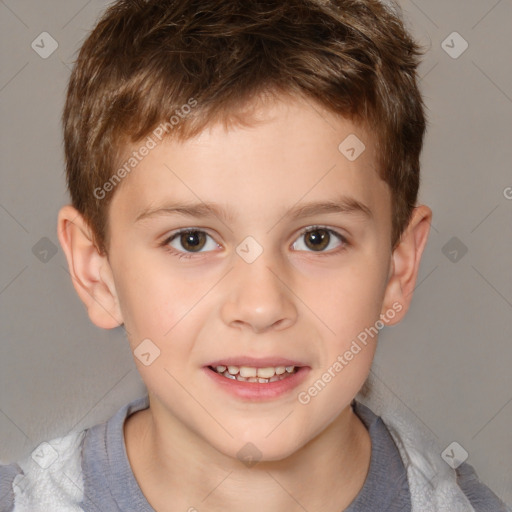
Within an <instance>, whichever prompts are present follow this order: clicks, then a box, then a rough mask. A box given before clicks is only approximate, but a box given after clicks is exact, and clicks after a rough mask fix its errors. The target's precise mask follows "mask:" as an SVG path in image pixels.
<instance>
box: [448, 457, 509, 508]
mask: <svg viewBox="0 0 512 512" xmlns="http://www.w3.org/2000/svg"><path fill="white" fill-rule="evenodd" d="M456 475H457V484H458V486H459V487H460V488H461V489H462V491H463V492H464V494H465V496H466V497H467V498H468V500H469V501H470V503H471V505H472V507H473V508H474V509H475V512H487V511H489V510H492V511H494V512H512V508H510V507H507V506H506V505H505V503H503V502H502V501H501V500H500V499H499V498H498V496H496V494H494V492H493V491H492V490H491V489H489V487H487V486H486V485H485V484H484V483H482V482H481V481H480V479H479V478H478V475H477V473H476V471H475V469H474V468H473V466H471V465H470V464H468V463H467V462H464V463H463V464H461V465H460V466H459V467H457V469H456Z"/></svg>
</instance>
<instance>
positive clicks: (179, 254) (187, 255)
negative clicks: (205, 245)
mask: <svg viewBox="0 0 512 512" xmlns="http://www.w3.org/2000/svg"><path fill="white" fill-rule="evenodd" d="M320 229H321V230H324V231H327V233H329V234H330V235H334V236H335V237H336V238H337V239H338V240H339V241H340V242H341V243H342V246H341V247H338V248H336V249H334V250H333V251H329V252H324V251H320V252H316V251H299V252H311V253H313V254H318V255H319V256H334V255H336V254H338V253H339V252H341V251H344V250H346V248H347V247H349V246H350V243H349V242H348V240H347V239H346V237H344V236H343V235H342V234H341V233H338V232H337V231H335V230H334V229H330V228H327V227H325V226H317V225H314V226H309V227H308V228H307V229H304V230H303V231H301V232H300V233H299V236H298V237H297V238H300V237H302V236H304V235H306V234H307V233H310V232H312V231H316V230H320ZM196 231H197V232H201V233H205V234H206V235H207V236H209V237H210V238H212V237H211V235H209V234H208V233H207V232H206V231H204V230H202V229H198V228H197V229H196V228H184V229H180V230H178V231H175V232H174V233H173V234H171V235H170V236H169V237H167V238H166V239H165V240H164V241H163V242H162V243H161V244H160V245H161V247H163V248H164V249H165V250H166V251H168V252H170V253H171V254H172V255H173V256H176V257H178V258H179V259H181V258H185V259H189V258H193V257H194V256H195V255H197V254H202V253H201V252H183V251H177V250H175V249H174V248H172V247H170V246H169V244H170V243H171V242H172V241H173V240H174V239H175V238H176V237H178V236H179V235H181V234H182V233H188V232H196ZM205 252H208V251H205Z"/></svg>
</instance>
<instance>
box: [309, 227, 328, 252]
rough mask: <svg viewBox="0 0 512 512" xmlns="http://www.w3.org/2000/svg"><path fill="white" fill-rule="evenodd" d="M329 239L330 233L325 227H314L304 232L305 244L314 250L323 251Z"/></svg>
mask: <svg viewBox="0 0 512 512" xmlns="http://www.w3.org/2000/svg"><path fill="white" fill-rule="evenodd" d="M330 239H331V235H330V233H329V232H328V231H327V230H326V229H315V230H314V231H308V232H307V233H306V234H305V240H306V245H307V246H308V247H309V248H310V249H312V250H314V251H323V250H324V249H325V248H326V247H327V246H328V245H329V241H330Z"/></svg>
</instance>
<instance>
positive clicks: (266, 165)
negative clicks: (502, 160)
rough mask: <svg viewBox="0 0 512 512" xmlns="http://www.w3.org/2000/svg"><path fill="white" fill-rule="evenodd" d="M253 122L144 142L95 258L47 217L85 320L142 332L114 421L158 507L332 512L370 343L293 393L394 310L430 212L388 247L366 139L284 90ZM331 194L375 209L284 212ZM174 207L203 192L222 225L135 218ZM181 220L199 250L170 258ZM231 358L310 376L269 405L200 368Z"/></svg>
mask: <svg viewBox="0 0 512 512" xmlns="http://www.w3.org/2000/svg"><path fill="white" fill-rule="evenodd" d="M255 115H256V117H257V119H258V121H259V122H258V123H255V124H254V125H252V126H250V127H234V126H232V127H230V128H229V129H226V128H225V127H223V126H222V125H220V124H218V125H214V126H211V127H209V128H208V129H206V130H204V131H203V132H201V133H200V134H199V135H198V136H197V137H194V138H192V139H189V140H187V141H186V142H182V143H178V142H176V141H171V140H168V141H165V142H162V143H160V144H159V145H158V146H157V147H156V148H154V149H153V150H151V152H150V153H149V155H148V156H146V157H145V158H144V159H143V160H142V161H141V162H140V163H139V165H138V166H137V168H136V169H135V170H134V171H132V173H131V174H130V175H129V176H127V177H126V178H125V179H124V181H123V182H122V183H121V184H120V185H119V186H118V187H117V189H116V190H115V195H114V197H113V200H112V203H111V205H110V211H109V231H110V233H111V237H110V240H109V249H108V256H106V255H105V256H102V255H100V254H98V252H97V251H96V249H95V248H94V245H93V243H92V241H91V240H92V236H91V232H90V229H89V228H88V226H87V224H86V223H85V222H84V220H83V218H82V217H81V216H80V215H79V214H78V212H77V211H76V210H74V209H73V208H72V207H71V206H65V207H63V208H62V210H61V211H60V213H59V219H58V231H59V239H60V242H61V245H62V247H63V250H64V252H65V254H66V257H67V260H68V264H69V267H70V272H71V275H72V277H73V283H74V286H75V289H76V290H77V292H78V294H79V296H80V298H81V299H82V300H83V301H84V303H85V304H86V306H87V309H88V313H89V316H90V318H91V320H92V321H93V322H94V323H95V324H96V325H98V326H99V327H102V328H113V327H116V326H118V325H119V324H121V323H124V325H125V328H126V330H127V333H128V338H129V342H130V345H131V348H132V350H135V349H136V347H137V346H138V345H139V344H140V343H141V341H142V340H144V339H147V338H149V339H150V340H151V341H152V343H154V344H155V345H156V346H157V347H158V348H159V350H160V356H159V357H157V358H156V359H155V360H154V361H153V362H152V363H151V364H150V365H149V366H145V365H143V364H142V363H141V362H140V361H139V360H138V359H137V358H135V362H136V364H137V367H138V370H139V372H140V374H141V376H142V378H143V380H144V382H145V384H146V386H147V388H148V392H149V396H150V408H149V409H147V410H145V411H141V412H139V413H136V414H134V415H132V416H130V418H129V419H128V420H127V421H126V423H125V442H126V447H127V453H128V457H129V460H130V464H131V466H132V468H133V471H134V474H135V477H136V479H137V481H138V482H139V485H140V487H141V489H142V491H143V492H144V494H145V496H146V497H147V499H148V501H149V502H150V504H151V505H152V506H153V508H155V510H157V511H159V512H164V511H165V512H167V511H175V510H189V509H190V507H195V508H196V509H197V510H199V511H200V510H215V511H216V510H219V511H220V510H223V511H224V512H226V511H239V510H246V511H252V510H254V511H256V510H258V511H259V510H268V511H276V512H277V511H282V510H291V511H295V510H297V511H298V510H301V511H303V510H304V508H305V509H306V510H325V511H327V512H329V511H333V512H334V511H337V512H339V511H340V510H343V509H345V508H346V507H347V506H348V505H349V504H350V503H351V501H353V499H354V498H355V496H356V495H357V493H358V492H359V491H360V490H361V488H362V486H363V484H364V480H365V478H366V475H367V472H368V467H369V462H370V454H371V442H370V438H369V435H368V432H367V431H366V429H365V427H364V425H363V424H362V422H361V421H360V420H359V418H358V417H357V416H356V415H355V414H354V412H353V410H352V408H351V406H350V403H351V401H352V399H353V398H354V397H355V395H356V394H357V392H358V391H359V389H360V388H361V386H362V385H363V383H364V381H365V380H366V378H367V376H368V373H369V371H370V367H371V362H372V360H373V356H374V353H375V348H376V341H377V336H374V337H373V338H369V343H368V344H367V345H366V346H364V347H362V350H361V351H360V352H359V353H357V355H355V356H354V357H353V359H352V360H351V361H349V362H348V364H347V365H346V366H344V367H343V369H342V371H339V372H337V373H335V377H333V378H332V379H331V380H330V382H329V383H328V384H327V385H326V386H325V387H324V389H323V390H322V391H321V392H319V393H318V394H317V395H316V396H314V397H312V398H311V400H310V401H309V402H308V403H307V404H304V403H300V402H299V401H298V399H297V394H298V392H299V391H304V390H307V389H308V388H309V387H310V386H311V385H312V384H313V383H314V382H315V381H317V380H318V379H319V378H321V376H322V374H324V373H325V372H326V371H327V369H328V368H329V367H332V366H333V364H334V363H335V361H336V360H337V357H338V356H339V355H340V354H344V353H345V352H346V351H347V350H348V349H349V347H350V345H351V343H352V341H353V340H354V339H355V338H356V337H357V335H358V334H359V333H361V332H362V331H364V329H365V328H368V327H370V326H374V325H375V323H376V321H377V320H379V318H381V319H382V320H383V321H384V323H386V324H388V325H392V324H396V323H398V322H399V321H400V320H401V319H402V318H403V316H404V315H405V313H406V311H407V309H408V307H409V303H410V301H411V298H412V291H413V289H414V286H415V282H416V277H417V272H418V268H419V264H420V258H421V255H422V252H423V249H424V247H425V244H426V242H427V238H428V233H429V228H430V222H431V216H432V212H431V210H430V209H429V208H428V207H426V206H423V205H421V206H418V207H416V208H415V210H414V213H413V216H412V218H411V221H410V224H409V226H408V228H407V230H406V231H405V232H404V235H403V237H402V241H401V243H400V244H399V245H398V247H397V248H396V249H395V251H394V252H392V251H391V240H390V234H391V194H390V191H389V188H388V186H387V184H386V183H384V182H383V181H382V180H381V179H380V178H379V177H378V175H377V171H376V169H375V162H376V158H375V152H374V144H375V143H374V140H373V138H372V136H371V134H368V133H366V132H365V131H363V130H362V129H361V128H360V127H358V126H355V125H354V124H352V123H351V122H349V121H348V120H346V119H342V118H340V117H335V116H334V115H333V114H331V113H328V112H326V111H324V110H322V109H321V108H320V107H318V106H316V105H315V107H314V108H313V106H312V104H311V103H310V102H306V101H304V100H300V99H293V98H288V97H287V98H284V97H283V98H281V99H280V100H279V101H275V102H272V103H269V104H265V105H262V106H261V108H259V109H256V110H255ZM350 134H355V135H357V137H358V138H359V139H360V140H361V141H363V142H364V144H365V146H366V149H365V151H364V152H363V153H362V154H361V155H360V156H359V157H358V158H357V159H356V160H355V161H349V160H348V159H347V158H346V157H345V156H344V155H343V154H342V153H341V152H340V151H339V150H338V146H339V144H340V143H341V142H342V141H343V140H344V139H345V138H346V137H347V136H348V135H350ZM340 195H344V196H347V197H351V198H354V199H356V200H358V201H360V202H362V203H364V204H365V205H366V206H367V207H368V208H369V209H370V210H371V212H372V217H371V218H367V217H365V216H364V215H362V214H361V213H354V212H352V213H317V214H313V215H309V216H307V217H304V218H300V219H292V218H288V217H287V216H285V214H286V212H287V211H289V210H290V209H292V208H294V207H296V206H298V205H303V204H305V203H309V202H325V201H328V200H331V201H334V202H336V201H337V199H338V198H339V196H340ZM176 201H180V202H194V203H195V202H199V203H201V202H205V203H209V202H213V203H216V204H218V205H220V206H223V207H225V208H226V209H228V211H229V212H230V213H231V214H232V218H230V219H223V218H220V217H219V216H215V215H212V216H210V217H202V218H197V217H190V216H186V215H181V214H163V213H160V214H154V215H150V216H147V217H145V218H143V219H141V220H139V221H136V219H137V217H138V215H140V214H141V213H142V212H144V211H146V212H147V211H148V209H158V208H162V207H163V206H164V205H169V204H171V203H173V202H176ZM312 226H321V227H322V228H324V229H325V228H329V229H332V230H334V231H336V232H338V233H339V234H341V235H343V236H344V237H345V238H346V240H347V243H346V244H345V243H344V242H341V241H339V240H338V238H337V237H336V236H335V235H334V234H331V236H330V238H329V235H328V234H326V233H325V232H323V234H324V235H325V236H327V240H326V243H325V244H324V245H322V246H321V247H320V249H318V246H315V245H314V244H312V243H311V239H312V237H311V233H310V234H309V235H308V234H301V233H302V232H303V231H304V230H305V229H309V230H311V227H312ZM181 228H195V229H197V230H199V229H200V230H203V231H204V233H206V234H207V235H209V236H207V237H205V238H204V239H203V241H202V242H201V244H200V245H199V246H198V248H199V249H200V252H192V251H193V249H192V250H191V249H190V247H191V246H190V245H189V246H184V245H183V244H181V243H180V237H179V236H177V237H176V238H174V240H173V241H171V242H169V243H168V244H167V248H168V249H169V248H170V250H174V251H175V253H172V252H170V251H169V250H166V246H165V245H163V243H164V242H165V240H166V239H169V237H170V236H171V235H173V234H174V233H175V232H176V230H178V229H181ZM313 231H314V229H313ZM248 236H251V237H253V238H254V240H256V241H257V243H258V244H259V246H261V248H262V250H263V252H262V254H261V255H260V256H259V257H258V258H256V259H255V261H253V262H252V263H247V262H246V261H244V259H242V258H241V257H240V256H239V255H238V254H237V252H236V248H237V246H238V245H239V244H240V243H241V242H242V241H244V239H245V238H246V237H248ZM316 236H317V238H316V240H317V241H318V231H317V232H316ZM181 240H182V242H183V237H182V238H181ZM327 242H328V243H327ZM185 243H186V240H185ZM187 248H188V252H187ZM178 254H185V255H191V256H192V257H191V258H188V259H187V258H185V257H183V258H179V257H178ZM393 304H395V307H393ZM397 304H399V309H400V311H399V312H397V311H396V309H397V307H396V305H397ZM390 310H393V311H394V313H395V314H394V315H393V318H392V319H391V318H390V315H389V314H388V312H389V311H390ZM380 315H383V317H382V316H380ZM244 355H245V356H252V357H267V356H268V357H271V356H281V357H285V358H289V359H294V360H297V361H300V362H301V363H302V364H303V365H307V366H309V367H310V368H311V370H310V372H309V374H308V375H307V378H306V381H305V382H304V383H303V384H301V386H300V388H299V389H295V390H293V391H292V392H290V393H288V394H286V395H284V396H281V397H279V398H275V399H268V400H263V401H251V400H246V399H245V400H244V399H241V398H235V397H233V396H231V395H228V394H227V393H225V392H224V391H223V390H222V389H220V387H219V386H218V385H214V384H212V381H211V379H210V378H208V376H207V375H205V372H204V370H203V367H204V366H205V365H207V364H208V363H210V362H212V361H215V360H219V359H222V358H225V357H231V356H244ZM249 442H250V443H253V444H254V445H255V446H256V447H257V448H258V450H259V451H260V452H261V459H260V460H259V462H258V463H257V464H256V465H254V466H252V467H247V466H246V465H245V464H244V463H243V462H242V461H241V460H240V459H239V458H238V457H237V452H238V451H239V450H240V449H241V448H242V447H244V446H245V445H246V443H249ZM191 510H193V509H191Z"/></svg>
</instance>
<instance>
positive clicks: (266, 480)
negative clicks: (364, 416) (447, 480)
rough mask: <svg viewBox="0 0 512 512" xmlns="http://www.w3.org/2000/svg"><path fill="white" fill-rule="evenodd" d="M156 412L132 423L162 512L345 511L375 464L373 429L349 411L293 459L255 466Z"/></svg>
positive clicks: (143, 471)
mask: <svg viewBox="0 0 512 512" xmlns="http://www.w3.org/2000/svg"><path fill="white" fill-rule="evenodd" d="M152 409H153V407H152V406H151V407H150V408H149V409H145V410H144V411H139V412H138V413H135V414H133V415H131V416H130V417H129V418H128V419H127V420H126V422H125V427H124V430H125V443H126V449H127V453H128V459H129V461H130V465H131V467H132V470H133V472H134V475H135V478H136V480H137V482H138V484H139V486H140V488H141V490H142V492H143V494H144V495H145V496H146V499H147V500H148V502H149V503H150V505H151V506H152V507H153V508H154V509H155V510H156V511H157V512H174V511H176V510H187V511H188V510H190V511H191V512H194V510H195V509H197V511H200V510H215V511H216V510H219V511H220V510H222V511H223V512H231V511H239V510H244V511H245V512H253V510H254V512H256V511H261V510H267V511H281V510H287V511H290V512H294V511H297V512H299V511H300V512H304V510H323V511H324V512H340V511H342V510H344V509H345V508H346V507H348V505H349V504H350V503H351V502H352V501H353V500H354V498H355V497H356V496H357V494H358V493H359V491H360V490H361V488H362V487H363V484H364V481H365V479H366V475H367V473H368V469H369V465H370V455H371V441H370V436H369V434H368V431H367V430H366V427H365V426H364V425H363V423H362V422H361V420H360V419H359V418H358V417H357V415H356V414H355V413H354V412H353V410H352V407H350V406H348V407H347V408H346V409H344V410H343V411H342V412H341V413H340V415H339V416H338V417H337V418H336V419H335V420H334V421H333V422H332V423H331V424H329V425H328V426H327V428H326V429H324V430H323V431H322V432H321V433H319V434H318V435H317V436H316V437H314V438H313V439H311V440H310V441H309V442H308V443H306V444H305V445H304V446H302V447H301V448H300V449H298V450H297V451H296V452H294V453H293V454H292V455H290V456H289V457H286V458H284V459H281V460H278V461H259V462H258V463H257V464H255V465H253V466H250V467H247V466H245V465H244V464H242V463H241V461H240V460H238V459H233V458H231V457H228V456H226V455H225V454H222V453H220V452H219V451H217V450H216V449H215V448H213V447H212V446H211V445H209V444H208V443H207V442H206V441H205V440H204V439H203V438H200V437H198V436H196V435H195V434H193V433H190V432H189V431H187V429H186V428H185V426H184V425H182V424H181V423H180V424H179V425H177V426H178V427H181V429H183V430H181V429H180V428H178V429H177V430H176V429H172V430H169V428H168V424H167V423H165V428H164V426H163V424H161V423H159V422H158V421H156V420H155V417H154V415H153V413H152Z"/></svg>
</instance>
